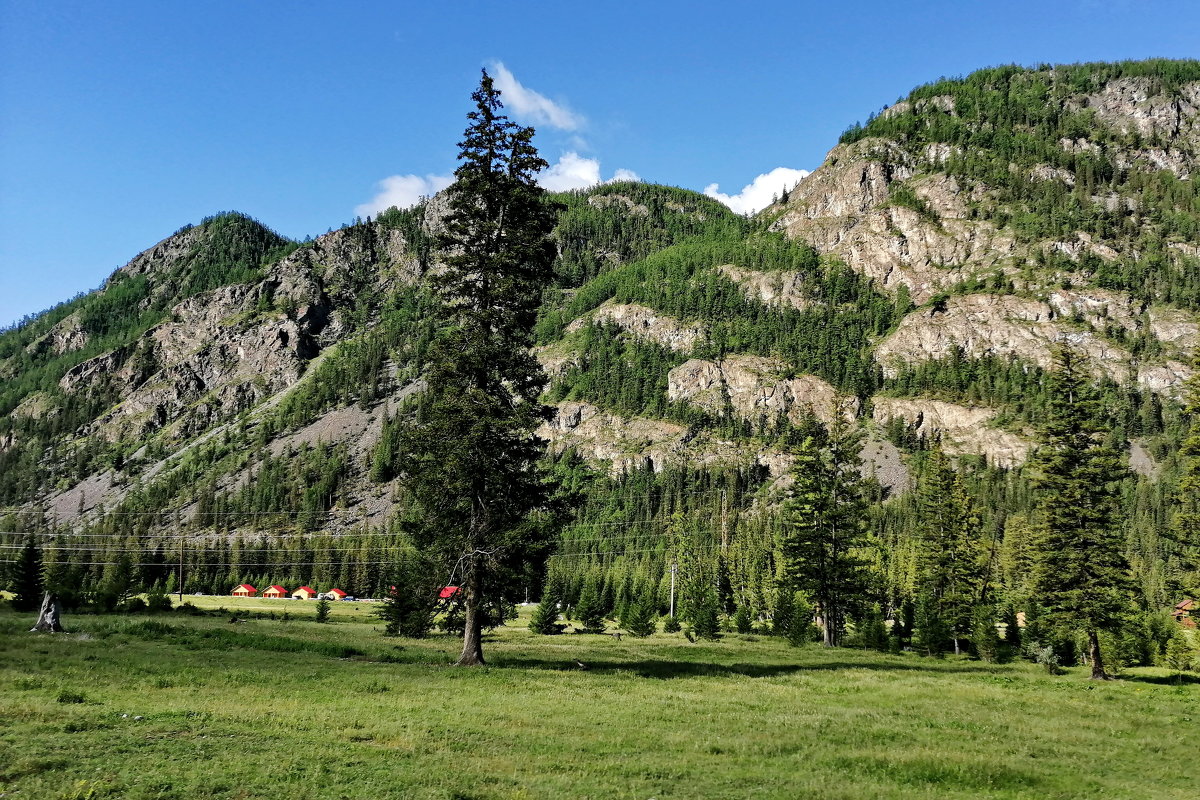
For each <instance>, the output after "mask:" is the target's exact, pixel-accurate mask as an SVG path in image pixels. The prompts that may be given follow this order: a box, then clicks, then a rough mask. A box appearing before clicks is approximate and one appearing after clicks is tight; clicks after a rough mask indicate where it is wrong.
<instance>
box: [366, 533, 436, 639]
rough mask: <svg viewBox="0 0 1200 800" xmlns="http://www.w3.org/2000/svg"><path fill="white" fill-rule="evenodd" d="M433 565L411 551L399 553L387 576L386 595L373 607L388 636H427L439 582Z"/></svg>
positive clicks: (421, 637)
mask: <svg viewBox="0 0 1200 800" xmlns="http://www.w3.org/2000/svg"><path fill="white" fill-rule="evenodd" d="M434 566H435V565H433V564H431V563H429V562H428V561H427V560H425V559H423V558H421V557H420V555H419V554H417V553H413V552H411V551H408V552H404V553H402V554H401V556H400V558H399V559H398V560H397V562H396V564H395V566H394V567H393V568H392V571H391V574H390V576H389V580H388V589H387V593H386V596H385V597H384V600H383V602H382V603H381V604H380V605H379V607H378V608H377V609H376V610H375V615H376V616H377V617H379V619H381V620H383V622H384V625H385V631H386V633H387V635H388V636H407V637H408V638H410V639H423V638H425V637H426V636H428V635H429V631H430V630H431V629H432V628H433V615H434V611H435V610H436V608H437V596H438V592H437V589H438V586H439V585H440V581H438V580H437V579H436V577H435V575H436V572H435V570H434Z"/></svg>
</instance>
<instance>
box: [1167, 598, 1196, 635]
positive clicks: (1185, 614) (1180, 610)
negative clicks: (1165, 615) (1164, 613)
mask: <svg viewBox="0 0 1200 800" xmlns="http://www.w3.org/2000/svg"><path fill="white" fill-rule="evenodd" d="M1193 611H1200V609H1198V608H1196V601H1194V600H1192V599H1191V598H1188V599H1187V600H1181V601H1179V602H1178V603H1176V604H1175V607H1174V608H1173V609H1171V616H1172V617H1174V618H1175V621H1176V622H1178V623H1179V624H1180V625H1182V626H1183V627H1185V628H1194V627H1196V620H1195V619H1194V618H1193V617H1192V612H1193Z"/></svg>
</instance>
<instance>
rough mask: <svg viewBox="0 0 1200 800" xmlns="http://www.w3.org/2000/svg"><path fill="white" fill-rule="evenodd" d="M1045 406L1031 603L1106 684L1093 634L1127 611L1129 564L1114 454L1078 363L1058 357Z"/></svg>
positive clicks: (1036, 474) (1066, 355) (1036, 469)
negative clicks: (1070, 632) (1077, 640)
mask: <svg viewBox="0 0 1200 800" xmlns="http://www.w3.org/2000/svg"><path fill="white" fill-rule="evenodd" d="M1055 361H1056V363H1055V370H1054V372H1053V373H1052V374H1051V376H1050V403H1049V408H1048V410H1047V414H1046V419H1045V422H1044V424H1043V426H1042V429H1041V431H1040V432H1039V434H1040V435H1039V439H1040V441H1039V446H1038V448H1037V450H1036V451H1035V452H1034V455H1033V458H1032V459H1031V461H1030V467H1031V468H1032V471H1033V481H1034V486H1035V488H1036V491H1037V508H1038V513H1039V517H1040V519H1039V525H1040V528H1041V530H1040V531H1039V534H1040V535H1039V537H1038V542H1037V545H1036V560H1035V564H1034V573H1035V574H1034V585H1035V593H1036V598H1037V600H1038V602H1039V603H1040V604H1041V605H1042V606H1044V607H1045V608H1046V609H1047V610H1048V611H1049V612H1050V617H1051V620H1052V621H1053V622H1054V624H1055V625H1057V626H1058V627H1059V628H1060V629H1074V630H1076V631H1078V632H1081V633H1083V634H1084V635H1085V636H1086V637H1087V640H1088V660H1089V661H1090V662H1091V667H1092V677H1093V678H1096V679H1107V678H1108V677H1109V676H1108V673H1107V672H1105V669H1104V661H1103V658H1102V655H1101V652H1100V637H1099V634H1100V631H1102V630H1111V629H1113V628H1115V627H1116V626H1117V624H1118V622H1119V620H1120V615H1121V614H1122V612H1123V611H1125V610H1126V609H1127V607H1128V604H1129V592H1130V577H1129V564H1128V562H1127V561H1126V559H1125V554H1124V551H1123V544H1124V543H1123V541H1122V536H1121V532H1120V528H1119V526H1118V525H1117V510H1118V502H1117V500H1118V492H1119V487H1118V482H1119V481H1120V480H1121V479H1122V478H1123V477H1124V475H1125V474H1126V470H1124V469H1123V468H1122V466H1121V459H1120V454H1119V453H1118V452H1117V451H1116V449H1115V448H1113V447H1112V446H1111V445H1109V444H1108V443H1106V442H1105V441H1104V439H1103V437H1102V431H1103V429H1104V427H1105V425H1104V416H1103V410H1102V408H1101V407H1100V404H1099V403H1098V402H1097V399H1096V397H1095V391H1094V390H1093V388H1092V387H1091V386H1090V384H1089V382H1088V379H1087V377H1086V376H1085V375H1084V373H1083V372H1082V371H1081V368H1080V365H1079V363H1078V356H1077V355H1076V354H1075V353H1074V352H1072V351H1071V350H1070V349H1068V348H1063V349H1062V350H1060V351H1059V353H1058V355H1057V357H1056V359H1055Z"/></svg>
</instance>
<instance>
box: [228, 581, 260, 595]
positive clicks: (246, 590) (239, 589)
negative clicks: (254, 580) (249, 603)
mask: <svg viewBox="0 0 1200 800" xmlns="http://www.w3.org/2000/svg"><path fill="white" fill-rule="evenodd" d="M256 594H258V589H255V588H254V587H253V586H251V585H250V584H248V583H243V584H241V585H240V586H235V587H234V588H233V596H234V597H254V595H256Z"/></svg>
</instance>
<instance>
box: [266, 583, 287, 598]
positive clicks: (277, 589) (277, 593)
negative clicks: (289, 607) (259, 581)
mask: <svg viewBox="0 0 1200 800" xmlns="http://www.w3.org/2000/svg"><path fill="white" fill-rule="evenodd" d="M263 597H272V598H276V599H278V598H280V597H287V589H285V588H283V587H282V586H268V587H267V588H266V589H263Z"/></svg>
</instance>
